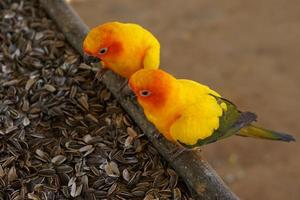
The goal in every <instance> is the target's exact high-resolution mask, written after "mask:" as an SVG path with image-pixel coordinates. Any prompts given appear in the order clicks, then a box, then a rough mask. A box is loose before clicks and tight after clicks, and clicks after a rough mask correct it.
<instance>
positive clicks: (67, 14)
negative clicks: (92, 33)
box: [40, 0, 238, 200]
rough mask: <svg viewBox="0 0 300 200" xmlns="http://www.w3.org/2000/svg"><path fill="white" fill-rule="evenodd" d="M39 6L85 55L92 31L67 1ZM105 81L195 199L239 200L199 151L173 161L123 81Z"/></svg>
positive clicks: (49, 0) (109, 76)
mask: <svg viewBox="0 0 300 200" xmlns="http://www.w3.org/2000/svg"><path fill="white" fill-rule="evenodd" d="M40 4H41V6H42V7H43V8H44V9H45V10H46V12H47V13H48V15H49V16H50V17H51V18H52V19H53V20H54V21H55V22H56V24H57V26H58V27H59V28H60V30H61V31H62V32H63V33H64V35H65V37H66V38H67V40H68V41H69V43H70V44H71V45H72V46H73V47H74V48H75V49H76V50H77V51H78V52H79V53H80V54H81V55H83V52H82V47H81V45H82V41H83V39H84V37H85V35H86V33H87V32H88V31H89V28H88V27H87V25H86V24H85V23H84V22H83V21H82V20H81V19H80V17H79V16H78V15H77V13H76V12H75V11H74V10H73V9H72V8H71V7H70V6H69V5H68V4H67V3H66V2H65V1H64V0H40ZM102 82H103V83H104V84H105V85H106V87H107V88H108V89H109V90H110V91H111V92H112V93H113V95H114V96H115V97H116V98H117V99H118V101H119V103H120V104H121V105H122V107H123V108H124V110H125V111H126V112H127V113H128V114H129V115H130V116H131V117H132V119H133V120H134V121H135V122H136V124H137V125H138V126H139V127H140V128H141V130H142V131H143V132H144V133H145V134H146V135H147V136H148V138H149V140H150V141H151V142H152V143H153V145H154V147H155V148H156V149H157V150H158V151H159V153H160V154H161V155H162V156H163V157H164V158H165V159H166V160H167V161H168V162H169V163H170V164H171V165H172V167H173V168H174V169H175V171H176V172H177V173H178V174H179V176H181V177H182V178H183V179H184V181H185V182H186V184H187V185H188V186H189V187H190V188H192V190H193V193H194V196H195V195H196V198H197V199H205V200H212V199H229V200H237V199H238V197H237V196H236V195H235V194H234V193H233V192H232V191H231V190H230V189H229V188H228V187H227V186H226V185H225V183H224V182H223V181H222V179H221V178H220V177H219V176H218V175H217V173H216V172H215V171H214V170H213V168H212V167H211V166H210V165H209V164H208V162H207V161H205V159H203V157H202V156H201V154H200V152H198V151H189V152H184V153H182V154H180V155H179V156H178V157H176V158H175V159H174V160H171V159H170V157H171V153H170V152H173V151H174V148H175V145H173V144H172V143H170V142H169V141H167V140H166V139H164V138H161V139H157V138H156V137H155V136H154V134H153V133H154V132H155V131H156V128H155V127H154V126H153V125H152V124H151V123H150V122H149V121H148V120H147V119H146V118H145V116H144V113H143V110H142V109H141V107H140V106H139V105H138V104H137V102H136V101H135V100H132V99H129V98H124V92H120V91H119V88H120V87H121V85H122V84H123V83H124V79H123V78H121V77H120V76H118V75H116V74H115V73H113V72H111V71H108V72H106V73H105V75H104V76H103V79H102Z"/></svg>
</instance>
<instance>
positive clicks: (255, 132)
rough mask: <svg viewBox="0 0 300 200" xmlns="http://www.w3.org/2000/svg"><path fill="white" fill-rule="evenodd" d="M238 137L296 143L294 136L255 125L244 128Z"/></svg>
mask: <svg viewBox="0 0 300 200" xmlns="http://www.w3.org/2000/svg"><path fill="white" fill-rule="evenodd" d="M237 135H239V136H244V137H256V138H262V139H269V140H280V141H284V142H291V141H296V140H295V138H294V137H293V136H292V135H289V134H286V133H279V132H276V131H271V130H268V129H264V128H260V127H257V126H254V125H249V126H246V127H244V128H242V129H241V130H240V131H239V133H238V134H237Z"/></svg>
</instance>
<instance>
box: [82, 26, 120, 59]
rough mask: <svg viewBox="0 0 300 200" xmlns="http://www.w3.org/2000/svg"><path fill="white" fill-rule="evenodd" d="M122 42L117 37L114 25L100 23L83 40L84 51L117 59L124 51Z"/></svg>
mask: <svg viewBox="0 0 300 200" xmlns="http://www.w3.org/2000/svg"><path fill="white" fill-rule="evenodd" d="M122 49H123V46H122V43H121V42H120V41H119V40H118V38H117V37H116V34H115V31H114V27H112V26H108V25H106V24H105V25H100V26H98V27H96V28H93V29H91V31H90V32H89V33H88V35H87V36H86V38H85V39H84V42H83V51H84V53H86V54H88V55H90V56H94V57H97V58H99V59H101V60H102V61H103V62H104V63H105V61H106V60H110V59H115V58H116V57H117V56H119V54H120V53H121V52H122Z"/></svg>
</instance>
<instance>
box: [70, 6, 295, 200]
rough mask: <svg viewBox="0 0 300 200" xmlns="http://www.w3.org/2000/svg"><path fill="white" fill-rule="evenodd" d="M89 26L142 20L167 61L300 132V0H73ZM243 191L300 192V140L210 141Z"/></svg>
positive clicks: (209, 149)
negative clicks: (154, 37) (154, 36)
mask: <svg viewBox="0 0 300 200" xmlns="http://www.w3.org/2000/svg"><path fill="white" fill-rule="evenodd" d="M71 4H72V5H73V7H74V8H75V10H76V11H77V12H78V13H79V15H80V16H81V17H82V18H83V19H84V21H85V22H86V23H87V24H88V25H89V26H90V27H93V26H95V25H98V24H101V23H103V22H107V21H114V20H117V21H122V22H135V23H138V24H141V25H143V26H144V27H146V28H147V29H149V30H151V31H152V32H153V33H154V34H155V35H156V36H157V37H158V38H159V40H160V42H161V47H162V48H161V54H162V57H161V60H162V61H161V63H162V64H161V66H162V68H163V69H165V70H167V71H169V72H171V73H173V74H175V75H176V76H177V77H181V78H189V79H194V80H197V81H199V82H202V83H204V84H207V85H209V86H210V87H211V88H213V89H215V90H217V91H218V92H220V93H221V94H222V95H223V96H224V97H226V98H228V99H231V100H232V101H233V102H235V103H236V104H237V105H238V106H239V107H240V109H241V110H250V111H254V112H255V113H257V114H258V116H259V122H258V123H259V124H260V125H263V126H265V127H269V128H272V129H276V130H281V131H284V132H288V133H293V134H294V135H295V136H296V138H299V135H300V132H299V130H300V123H299V121H298V120H299V113H300V89H299V87H300V67H299V66H300V37H299V36H300V12H299V8H300V1H297V0H290V1H281V0H264V1H261V0H253V1H244V0H230V1H228V0H220V1H209V0H201V1H199V0H189V1H181V0H172V1H161V0H151V1H140V0H122V1H116V0H110V1H107V0H73V1H71ZM203 149H204V151H205V155H206V157H207V159H208V160H209V162H210V163H211V164H212V165H213V167H214V168H215V169H216V171H217V172H218V173H219V174H220V175H221V176H222V177H223V179H224V180H225V181H226V182H227V183H228V184H229V186H230V187H231V188H232V190H233V191H234V192H235V193H236V194H237V195H238V196H239V197H240V198H241V199H249V200H250V199H251V200H252V199H264V200H269V199H271V200H282V199H289V200H298V199H300V156H299V155H300V154H299V153H300V145H299V142H297V143H289V144H287V143H280V142H270V141H264V140H256V139H249V138H241V137H231V138H230V139H227V140H223V141H220V142H218V143H214V144H211V145H208V146H206V147H204V148H203Z"/></svg>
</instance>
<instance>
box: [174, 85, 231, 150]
mask: <svg viewBox="0 0 300 200" xmlns="http://www.w3.org/2000/svg"><path fill="white" fill-rule="evenodd" d="M178 82H179V84H180V85H181V90H180V94H179V95H180V96H181V97H182V99H181V101H183V102H184V104H185V105H184V106H183V107H184V109H183V110H182V112H181V117H180V118H179V119H177V120H176V121H174V122H173V124H172V126H171V128H170V135H171V136H172V138H173V139H174V140H175V141H177V140H178V141H180V142H181V143H184V144H187V145H194V144H196V143H197V141H198V140H199V139H205V138H207V137H209V136H211V135H212V133H213V132H214V131H215V130H216V129H218V127H219V117H220V116H221V115H222V113H223V108H225V109H226V105H222V106H220V105H219V104H218V102H217V101H216V99H215V98H214V97H213V96H211V95H210V94H213V95H215V96H220V95H219V94H218V93H216V92H215V91H213V90H211V89H210V88H209V87H207V86H204V85H201V84H199V83H197V82H194V81H190V80H178Z"/></svg>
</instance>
